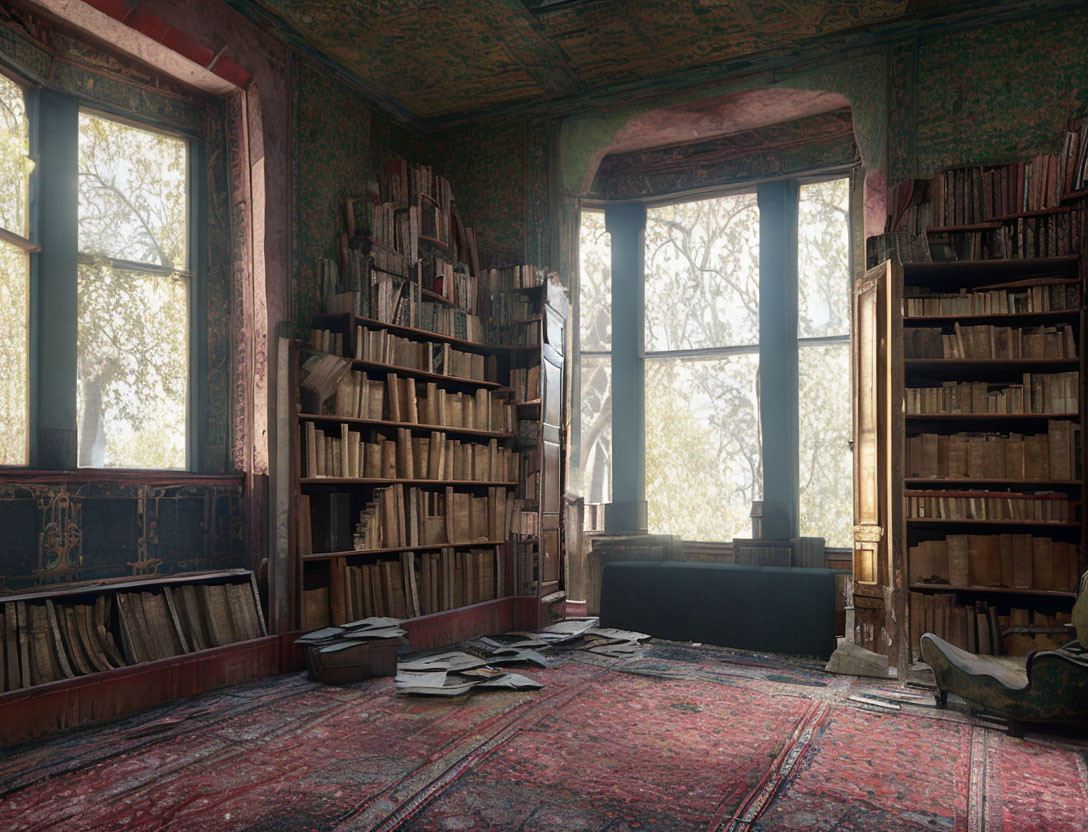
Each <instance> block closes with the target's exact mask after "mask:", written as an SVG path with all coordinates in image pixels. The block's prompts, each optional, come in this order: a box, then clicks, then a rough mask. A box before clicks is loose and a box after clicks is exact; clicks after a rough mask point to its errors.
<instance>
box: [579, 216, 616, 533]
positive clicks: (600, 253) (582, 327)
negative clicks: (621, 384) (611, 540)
mask: <svg viewBox="0 0 1088 832" xmlns="http://www.w3.org/2000/svg"><path fill="white" fill-rule="evenodd" d="M578 252H579V255H578V256H579V283H578V304H579V306H578V311H579V323H578V342H579V361H580V368H581V386H580V391H579V392H580V396H579V402H580V408H581V410H580V413H579V418H580V422H579V424H580V433H579V440H580V446H579V447H580V456H579V460H580V468H581V472H582V495H583V497H584V498H585V503H586V505H600V504H603V503H607V502H610V501H611V499H612V263H611V249H610V248H609V235H608V232H607V231H606V230H605V227H604V212H603V211H582V212H581V224H580V228H579V240H578ZM587 519H588V512H587Z"/></svg>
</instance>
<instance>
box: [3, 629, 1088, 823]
mask: <svg viewBox="0 0 1088 832" xmlns="http://www.w3.org/2000/svg"><path fill="white" fill-rule="evenodd" d="M524 672H525V673H526V675H529V676H532V677H534V678H537V679H539V680H540V681H542V682H544V684H545V687H544V688H543V689H542V690H539V691H535V692H526V693H515V692H491V693H478V694H476V695H475V696H472V697H471V698H469V699H467V700H452V701H450V700H433V699H412V698H405V697H401V696H397V695H396V694H394V693H393V690H392V684H391V682H390V681H388V680H381V681H377V682H373V683H367V684H362V685H357V686H352V687H347V688H336V687H322V686H319V685H314V684H311V683H309V682H307V681H306V680H305V679H304V678H303V677H302V676H301V675H293V676H285V677H280V678H277V679H272V680H267V681H264V682H260V683H255V684H251V685H245V686H241V687H238V688H234V689H229V690H226V691H219V692H216V693H213V694H208V695H206V696H203V697H198V698H196V699H193V700H189V701H187V702H184V703H180V704H177V705H174V706H171V707H167V708H162V709H158V710H156V711H153V712H149V713H146V714H142V715H139V716H137V717H134V718H131V719H127V720H123V721H120V722H117V723H114V724H112V725H111V726H108V727H103V728H97V729H93V730H90V731H83V732H79V733H75V734H71V735H68V736H64V737H60V738H57V739H55V740H52V741H49V742H46V743H41V744H38V745H34V746H26V747H22V748H18V749H12V750H8V751H5V752H0V829H2V830H5V832H16V830H73V831H74V830H120V829H124V830H140V831H141V832H143V831H144V830H159V829H173V830H186V832H202V831H203V830H216V832H220V831H222V832H243V831H244V832H258V830H260V831H261V832H273V831H274V830H285V831H286V830H360V831H362V830H366V832H373V831H374V830H394V829H397V830H523V831H524V832H530V831H535V830H541V832H544V830H548V831H549V832H550V831H551V830H563V831H564V832H581V831H582V830H585V832H604V831H605V830H608V831H609V832H625V831H626V830H640V832H650V831H651V830H733V831H734V832H772V830H782V832H793V831H794V830H806V831H807V830H866V832H867V831H868V830H888V832H900V831H902V832H907V830H910V831H911V832H914V831H915V830H918V832H921V830H926V831H927V832H929V831H930V830H949V831H950V832H961V830H962V832H983V830H989V831H990V832H999V831H1002V830H1003V832H1028V831H1029V830H1046V832H1065V831H1066V830H1068V832H1073V831H1074V830H1077V832H1083V830H1086V829H1088V765H1086V762H1088V746H1086V745H1085V744H1083V743H1077V742H1073V741H1064V740H1060V739H1057V738H1041V737H1038V736H1029V737H1028V739H1026V740H1015V739H1011V738H1009V737H1007V736H1006V735H1005V734H1004V732H1003V731H999V730H994V729H991V728H987V727H984V726H982V725H980V724H974V723H972V722H971V721H970V720H968V719H967V718H965V717H963V716H961V715H959V714H956V713H948V712H935V711H933V710H932V708H925V707H920V706H906V707H904V709H903V710H902V711H900V712H896V713H873V712H870V711H866V710H862V709H860V708H859V707H857V706H856V705H855V704H854V703H852V702H849V701H848V700H847V699H846V697H847V695H848V694H849V693H850V692H852V691H854V690H856V689H858V688H859V687H860V688H868V687H870V685H868V684H864V683H860V682H857V681H854V680H849V679H844V678H841V677H833V676H829V675H825V674H823V673H821V672H819V671H818V670H816V669H814V668H813V667H811V666H808V665H805V664H804V663H789V662H785V661H783V660H780V659H773V658H768V657H760V656H757V655H754V654H747V653H738V652H731V651H724V650H717V649H715V648H693V647H686V646H683V645H673V644H668V643H662V642H657V643H654V644H653V645H652V646H651V648H650V649H649V650H648V651H647V652H646V654H645V655H643V656H642V657H639V658H632V659H627V660H622V661H613V660H606V659H602V658H600V657H596V656H592V655H590V654H585V653H571V654H567V655H565V656H564V657H562V658H561V659H560V660H559V661H558V662H557V663H556V664H555V665H553V666H552V667H550V668H548V669H547V670H528V671H524Z"/></svg>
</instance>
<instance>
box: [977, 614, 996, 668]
mask: <svg viewBox="0 0 1088 832" xmlns="http://www.w3.org/2000/svg"><path fill="white" fill-rule="evenodd" d="M975 629H976V633H977V635H978V651H977V652H978V653H980V654H981V655H984V656H986V655H993V652H994V650H993V644H992V642H991V641H990V618H989V616H988V615H987V614H986V610H985V607H984V606H983V605H982V604H981V603H980V604H978V605H976V606H975Z"/></svg>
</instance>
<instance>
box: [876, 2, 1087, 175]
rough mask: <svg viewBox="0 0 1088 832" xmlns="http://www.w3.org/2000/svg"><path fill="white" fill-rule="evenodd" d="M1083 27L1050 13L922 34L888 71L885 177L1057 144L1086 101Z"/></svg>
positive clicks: (996, 159)
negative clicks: (887, 141)
mask: <svg viewBox="0 0 1088 832" xmlns="http://www.w3.org/2000/svg"><path fill="white" fill-rule="evenodd" d="M1086 55H1088V26H1086V25H1085V16H1084V14H1083V12H1082V13H1080V14H1056V15H1049V16H1044V17H1040V18H1034V19H1031V20H1025V21H1020V22H1016V23H1008V24H1005V25H1003V26H994V27H986V28H980V29H974V30H971V31H967V32H959V33H955V34H947V35H942V36H939V37H933V38H927V39H925V40H921V41H918V42H916V43H915V44H914V45H912V46H909V47H904V48H902V49H898V50H896V51H895V52H894V53H893V55H892V59H891V63H890V72H889V96H890V101H891V112H890V115H889V153H888V159H889V173H890V176H889V181H890V182H891V183H893V184H894V183H896V182H898V181H900V180H901V179H902V178H904V177H908V176H930V175H932V174H933V173H934V172H935V171H937V170H940V169H942V168H947V167H951V166H955V165H963V164H991V163H1004V162H1011V161H1015V160H1017V159H1021V158H1024V157H1027V156H1030V155H1033V154H1035V153H1038V152H1041V151H1055V150H1060V148H1061V141H1062V137H1063V135H1064V130H1065V126H1066V122H1067V120H1068V119H1069V118H1070V117H1071V116H1076V115H1082V114H1084V112H1085V109H1086V107H1088V60H1086V58H1085V56H1086Z"/></svg>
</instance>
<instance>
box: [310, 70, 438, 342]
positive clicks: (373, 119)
mask: <svg viewBox="0 0 1088 832" xmlns="http://www.w3.org/2000/svg"><path fill="white" fill-rule="evenodd" d="M291 75H292V78H293V84H294V89H293V95H294V113H295V136H294V162H295V171H294V176H295V228H294V244H293V247H292V249H293V256H292V269H291V275H292V277H291V280H292V287H291V296H292V298H293V299H294V327H295V331H296V333H298V332H301V331H302V330H306V329H309V327H310V323H311V321H312V319H313V316H314V314H315V313H317V312H318V311H320V309H319V306H320V298H319V296H318V285H317V260H318V259H319V258H321V257H327V256H331V255H332V254H333V253H334V251H335V243H336V236H337V234H338V233H339V232H340V231H342V230H343V228H344V221H343V208H344V200H346V199H347V198H348V197H351V196H359V195H361V194H362V193H363V191H364V190H365V188H366V183H367V179H368V178H369V177H371V176H372V175H373V172H374V171H375V170H376V168H377V167H378V166H380V165H381V164H382V163H383V162H384V161H385V160H386V159H388V158H390V157H392V156H396V155H401V156H404V157H405V158H409V159H412V158H414V156H415V151H414V148H413V144H414V143H415V142H416V141H417V139H416V137H415V136H414V135H412V134H411V133H409V132H408V131H407V130H406V129H405V128H403V127H401V126H399V125H396V124H394V123H392V122H391V121H390V120H389V119H388V118H387V117H385V116H383V115H381V114H379V113H377V112H376V111H375V110H374V108H373V107H372V106H371V105H370V104H369V103H368V102H367V101H366V99H365V98H363V96H362V95H361V94H359V93H358V92H356V91H355V90H353V89H351V88H349V87H348V86H346V85H345V84H344V83H343V82H341V81H340V80H338V79H336V78H334V77H332V76H331V75H329V74H328V73H327V72H325V71H323V70H322V69H320V68H318V67H317V66H316V65H315V64H314V63H312V62H311V61H309V60H307V59H306V58H302V57H299V56H298V55H297V54H294V55H293V56H292V71H291Z"/></svg>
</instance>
